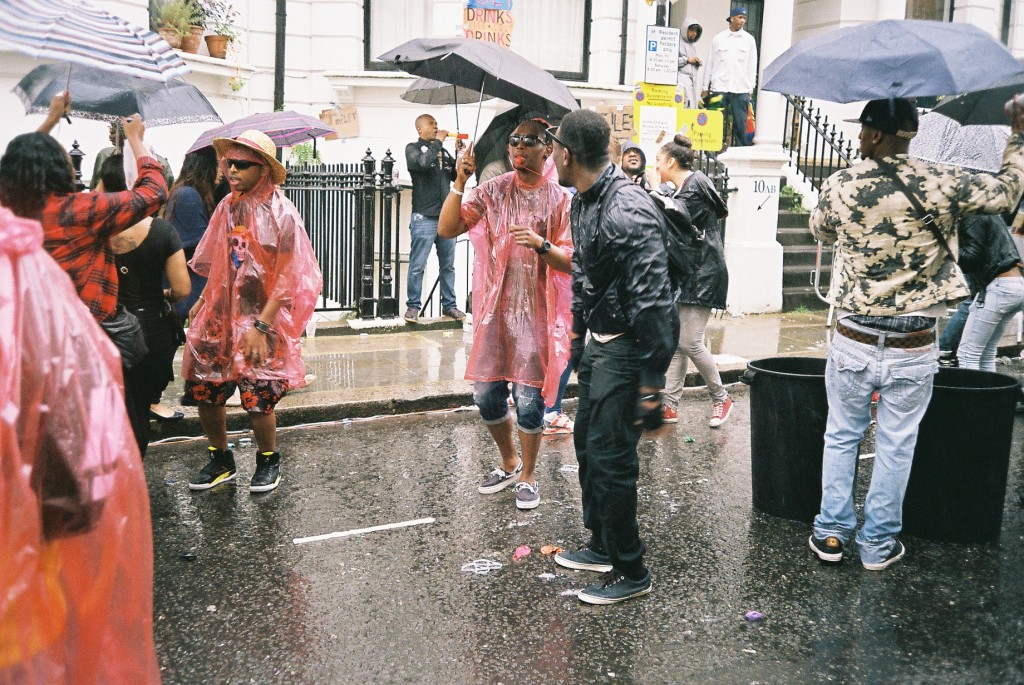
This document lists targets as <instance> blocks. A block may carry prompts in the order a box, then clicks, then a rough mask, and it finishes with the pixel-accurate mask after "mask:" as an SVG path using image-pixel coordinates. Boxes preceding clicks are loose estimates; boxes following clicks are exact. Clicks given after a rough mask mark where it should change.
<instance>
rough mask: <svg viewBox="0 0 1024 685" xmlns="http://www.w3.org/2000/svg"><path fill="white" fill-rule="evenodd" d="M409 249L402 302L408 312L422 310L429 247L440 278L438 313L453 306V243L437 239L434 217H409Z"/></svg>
mask: <svg viewBox="0 0 1024 685" xmlns="http://www.w3.org/2000/svg"><path fill="white" fill-rule="evenodd" d="M409 233H410V234H411V235H412V247H411V248H410V249H409V277H408V280H407V281H406V292H405V300H406V306H407V307H409V308H410V309H417V310H418V309H420V308H421V307H422V306H423V299H422V298H423V270H424V269H425V268H426V266H427V259H428V258H429V257H430V246H431V245H435V246H436V247H437V263H438V272H439V273H440V275H441V311H444V310H446V309H451V308H453V307H455V306H456V302H455V239H454V238H441V237H440V236H438V235H437V217H436V216H423V215H422V214H420V213H419V212H413V213H412V221H410V222H409Z"/></svg>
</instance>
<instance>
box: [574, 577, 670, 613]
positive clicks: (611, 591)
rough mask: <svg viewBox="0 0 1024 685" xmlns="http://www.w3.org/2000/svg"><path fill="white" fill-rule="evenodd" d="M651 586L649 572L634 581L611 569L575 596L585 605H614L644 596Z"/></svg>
mask: <svg viewBox="0 0 1024 685" xmlns="http://www.w3.org/2000/svg"><path fill="white" fill-rule="evenodd" d="M653 586H654V585H653V583H652V582H651V572H650V571H648V572H647V575H645V576H644V577H643V578H641V579H640V580H636V579H634V578H630V577H629V576H627V575H625V574H624V573H622V572H621V571H616V570H614V569H613V570H611V571H609V572H608V573H605V574H604V575H602V576H601V578H600V580H598V581H597V582H596V583H594V584H593V585H591V586H589V587H586V588H584V589H583V590H581V591H580V594H579V595H577V596H578V597H579V598H580V601H581V602H586V603H587V604H616V603H618V602H625V601H626V600H627V599H632V598H634V597H639V596H641V595H646V594H647V593H648V592H650V591H651V588H652V587H653Z"/></svg>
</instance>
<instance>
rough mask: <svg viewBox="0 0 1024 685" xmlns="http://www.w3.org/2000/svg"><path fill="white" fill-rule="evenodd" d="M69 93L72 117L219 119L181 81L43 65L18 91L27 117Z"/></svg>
mask: <svg viewBox="0 0 1024 685" xmlns="http://www.w3.org/2000/svg"><path fill="white" fill-rule="evenodd" d="M69 70H70V76H69V73H68V72H69ZM65 89H67V90H68V91H70V93H71V115H72V116H76V117H80V118H82V119H97V120H100V121H117V120H118V119H119V118H120V117H126V116H129V115H131V114H135V113H136V112H138V113H139V114H141V115H142V118H143V119H144V120H145V122H146V124H147V125H148V126H165V125H168V124H187V123H193V122H199V121H217V122H219V121H220V117H219V116H218V115H217V110H215V109H214V108H213V105H211V104H210V101H209V100H207V99H206V96H204V95H203V94H202V93H201V92H199V89H198V88H196V87H195V86H193V85H190V84H188V83H185V82H184V81H182V80H181V79H172V80H170V81H168V82H167V83H163V82H161V81H154V80H151V79H146V78H138V77H135V76H125V75H123V74H111V73H110V72H109V71H104V70H101V69H97V68H95V67H86V66H82V65H77V64H76V65H73V66H70V65H67V64H42V65H40V66H38V67H36V68H35V69H33V70H32V71H30V72H28V74H26V75H25V76H24V77H23V78H22V79H21V80H20V81H18V84H17V85H16V86H14V93H15V94H16V95H17V96H18V97H19V98H21V101H22V102H23V103H24V104H25V111H26V113H28V114H40V113H46V112H47V111H48V109H49V106H50V100H51V99H52V98H53V96H55V95H60V94H61V93H63V92H64V90H65Z"/></svg>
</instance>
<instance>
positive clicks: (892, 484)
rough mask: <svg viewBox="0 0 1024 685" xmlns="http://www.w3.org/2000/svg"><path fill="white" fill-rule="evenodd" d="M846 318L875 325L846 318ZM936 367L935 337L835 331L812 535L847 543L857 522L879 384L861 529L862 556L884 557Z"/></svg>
mask: <svg viewBox="0 0 1024 685" xmlns="http://www.w3.org/2000/svg"><path fill="white" fill-rule="evenodd" d="M843 323H844V325H846V326H848V327H849V328H853V329H856V330H862V331H868V332H874V331H870V329H866V328H863V327H860V326H858V325H856V324H854V323H852V322H849V321H848V320H844V322H843ZM874 333H876V334H877V332H874ZM938 368H939V365H938V359H937V348H936V347H935V345H934V344H932V345H929V346H927V347H917V348H912V349H906V350H904V349H898V348H893V347H881V346H879V345H866V344H864V343H860V342H855V341H853V340H850V339H849V338H846V337H844V336H842V335H840V334H839V333H836V335H835V336H834V337H833V338H832V344H831V345H830V346H829V350H828V363H827V364H826V365H825V390H826V393H827V395H828V421H827V423H826V427H825V453H824V457H823V462H822V471H821V512H820V513H819V514H818V515H817V516H816V517H815V518H814V534H815V535H816V536H817V537H827V536H829V535H834V536H836V537H837V538H839V539H840V540H842V541H843V544H846V543H847V542H849V540H850V538H851V537H852V536H853V531H854V530H855V529H856V528H857V514H856V512H855V511H854V508H853V491H854V485H855V479H856V468H857V448H858V446H859V445H860V442H861V439H862V438H863V437H864V431H865V430H866V429H867V427H868V425H869V424H870V423H871V394H872V392H874V391H875V390H878V391H879V393H880V396H879V400H878V411H877V420H878V427H877V432H876V436H875V460H874V469H873V471H872V474H871V485H870V487H869V489H868V496H867V499H866V500H865V501H864V527H863V528H861V529H860V532H859V533H858V534H857V545H858V546H859V548H860V558H861V561H862V562H863V563H879V562H881V561H884V560H885V558H886V557H887V556H888V555H889V551H890V550H891V549H892V547H893V545H894V544H895V540H896V536H897V535H898V534H899V532H900V531H901V530H902V529H903V496H904V495H905V494H906V491H907V480H908V479H909V478H910V465H911V463H912V461H913V459H914V446H915V445H916V444H917V431H918V427H919V426H920V423H921V418H922V417H923V416H924V413H925V410H926V409H927V408H928V403H929V401H931V397H932V380H933V376H934V374H935V373H936V372H937V371H938Z"/></svg>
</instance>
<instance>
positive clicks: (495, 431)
mask: <svg viewBox="0 0 1024 685" xmlns="http://www.w3.org/2000/svg"><path fill="white" fill-rule="evenodd" d="M508 154H509V157H510V158H511V160H512V168H513V169H514V171H510V172H509V173H507V174H502V175H501V176H498V177H497V178H493V179H491V180H489V181H486V182H484V183H482V184H481V185H480V186H478V187H477V188H476V189H475V190H473V191H472V192H470V193H469V194H468V195H467V196H466V197H465V202H464V203H463V202H461V200H462V199H463V197H462V196H463V193H464V191H465V187H466V181H467V179H468V178H469V177H470V176H471V175H472V174H473V172H474V171H475V170H476V162H475V159H474V157H473V149H472V147H470V148H469V149H468V150H467V151H466V153H465V154H464V155H463V156H462V158H461V159H460V161H459V164H458V169H457V172H458V176H457V177H456V179H455V182H454V185H453V188H452V191H451V192H450V193H449V194H448V197H447V198H445V201H444V205H443V206H442V208H441V216H440V219H439V223H438V235H441V236H443V237H445V238H454V237H455V236H458V235H460V234H462V233H465V232H466V231H469V237H470V240H471V241H472V243H473V249H474V251H475V253H476V259H475V262H474V265H473V349H472V351H471V352H470V355H469V362H468V364H467V365H466V379H467V380H471V381H475V384H474V386H473V400H474V402H475V403H476V406H477V407H479V409H480V416H481V418H483V420H484V423H485V424H486V425H487V428H488V430H489V431H490V432H491V435H492V436H493V437H494V441H495V442H496V443H497V445H498V451H499V452H500V453H501V465H500V466H499V467H498V468H496V469H494V471H492V472H491V473H490V474H488V476H487V477H486V478H485V479H484V481H483V482H482V483H481V484H480V487H479V491H480V492H481V493H483V494H491V493H495V492H499V491H501V490H504V489H505V488H506V487H508V486H509V485H512V484H513V483H516V486H515V491H516V507H518V508H519V509H533V508H535V507H537V506H538V505H539V504H540V488H539V487H538V485H537V478H536V475H535V473H534V468H535V466H536V463H537V453H538V452H539V451H540V440H541V435H542V433H543V430H544V403H545V402H547V403H548V404H549V405H550V404H552V403H553V401H554V399H555V396H556V394H557V393H558V381H559V377H560V376H561V374H562V371H563V369H565V365H566V362H567V360H568V358H569V338H568V330H569V323H570V322H569V303H570V302H571V300H572V287H571V284H570V280H569V273H570V271H571V268H572V267H571V264H570V260H571V257H572V236H571V235H570V229H569V201H570V196H569V194H568V193H567V192H566V191H565V190H564V189H563V188H562V187H561V186H559V185H558V183H557V182H555V181H553V180H551V178H550V177H549V176H547V175H546V174H544V173H543V169H544V165H545V162H546V161H547V159H548V157H550V156H551V141H550V140H548V136H547V134H546V133H545V125H544V124H543V123H541V122H540V121H536V120H530V121H524V122H523V123H522V124H520V125H519V126H518V127H517V128H516V130H515V131H514V132H513V133H512V135H510V136H509V139H508ZM510 382H511V383H512V397H513V399H514V401H515V404H516V416H517V422H518V424H519V444H520V447H521V450H522V458H519V457H518V456H517V455H516V447H515V441H514V439H513V431H512V422H511V420H510V418H509V416H508V410H509V407H508V397H509V383H510ZM517 481H518V482H517Z"/></svg>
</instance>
